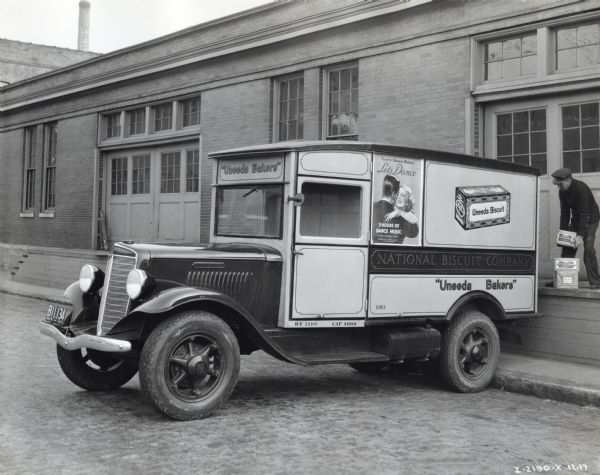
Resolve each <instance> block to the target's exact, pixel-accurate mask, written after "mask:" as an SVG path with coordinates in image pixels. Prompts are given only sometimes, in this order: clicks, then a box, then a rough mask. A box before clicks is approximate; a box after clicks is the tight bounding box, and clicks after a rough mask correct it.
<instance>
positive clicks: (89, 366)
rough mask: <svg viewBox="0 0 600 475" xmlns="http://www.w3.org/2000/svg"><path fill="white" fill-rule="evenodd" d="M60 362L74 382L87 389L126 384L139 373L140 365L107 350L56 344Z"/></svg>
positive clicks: (118, 386) (101, 389) (117, 386)
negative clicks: (64, 346)
mask: <svg viewBox="0 0 600 475" xmlns="http://www.w3.org/2000/svg"><path fill="white" fill-rule="evenodd" d="M56 355H57V356H58V364H59V365H60V367H61V369H62V371H63V373H64V374H65V376H66V377H67V378H69V380H71V382H73V383H74V384H76V385H77V386H79V387H80V388H83V389H87V390H88V391H109V390H111V389H117V388H120V387H121V386H123V385H124V384H125V383H126V382H127V381H129V380H130V379H131V378H133V377H134V376H135V373H137V365H136V364H135V363H134V362H133V361H131V360H129V359H126V358H123V357H120V356H118V355H115V354H112V353H106V352H104V351H97V350H89V349H87V348H81V349H78V350H74V351H69V350H65V349H64V348H63V347H62V346H60V345H56Z"/></svg>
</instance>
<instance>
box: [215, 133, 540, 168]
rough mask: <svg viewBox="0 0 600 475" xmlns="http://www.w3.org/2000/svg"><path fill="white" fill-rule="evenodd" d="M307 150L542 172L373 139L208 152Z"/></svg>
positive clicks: (229, 155)
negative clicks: (362, 153) (383, 155)
mask: <svg viewBox="0 0 600 475" xmlns="http://www.w3.org/2000/svg"><path fill="white" fill-rule="evenodd" d="M309 150H347V151H355V152H373V153H381V154H389V155H394V156H402V157H407V158H421V159H426V160H433V161H436V162H449V163H457V164H461V165H466V166H472V167H479V168H488V169H494V170H504V171H511V172H516V173H525V174H529V175H541V174H542V171H541V170H540V169H539V168H536V167H530V166H528V165H520V164H518V163H511V162H503V161H500V160H495V159H490V158H483V157H476V156H474V155H466V154H462V153H453V152H445V151H442V150H430V149H424V148H414V147H403V146H400V145H394V144H387V143H375V142H355V141H341V140H336V141H330V140H321V141H294V142H276V143H271V144H264V145H251V146H247V147H239V148H233V149H228V150H221V151H217V152H212V153H210V154H209V155H208V157H209V158H212V159H235V158H238V159H239V158H241V157H253V156H260V155H264V154H265V153H268V154H274V153H284V152H291V151H309Z"/></svg>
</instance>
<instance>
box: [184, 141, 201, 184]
mask: <svg viewBox="0 0 600 475" xmlns="http://www.w3.org/2000/svg"><path fill="white" fill-rule="evenodd" d="M199 182H200V151H199V150H198V149H194V150H188V151H186V162H185V191H186V193H194V192H196V191H198V187H199Z"/></svg>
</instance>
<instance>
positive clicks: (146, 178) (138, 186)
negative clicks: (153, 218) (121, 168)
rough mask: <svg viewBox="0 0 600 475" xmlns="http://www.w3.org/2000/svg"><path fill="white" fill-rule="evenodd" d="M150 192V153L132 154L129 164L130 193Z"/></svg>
mask: <svg viewBox="0 0 600 475" xmlns="http://www.w3.org/2000/svg"><path fill="white" fill-rule="evenodd" d="M146 193H150V155H134V156H133V163H132V165H131V194H133V195H143V194H146Z"/></svg>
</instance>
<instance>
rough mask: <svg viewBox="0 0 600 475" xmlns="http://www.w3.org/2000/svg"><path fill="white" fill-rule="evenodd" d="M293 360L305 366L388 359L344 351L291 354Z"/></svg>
mask: <svg viewBox="0 0 600 475" xmlns="http://www.w3.org/2000/svg"><path fill="white" fill-rule="evenodd" d="M292 355H293V356H294V358H297V359H298V360H300V361H302V362H303V363H304V364H305V365H318V364H333V363H349V362H352V363H379V362H384V363H385V362H386V361H389V360H390V358H389V357H388V356H386V355H382V354H381V353H374V352H372V351H346V352H340V353H292Z"/></svg>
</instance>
